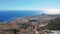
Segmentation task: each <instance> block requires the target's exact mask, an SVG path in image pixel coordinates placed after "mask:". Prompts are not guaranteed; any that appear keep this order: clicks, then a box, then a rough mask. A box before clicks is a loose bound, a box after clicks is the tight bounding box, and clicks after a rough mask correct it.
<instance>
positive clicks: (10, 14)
mask: <svg viewBox="0 0 60 34" xmlns="http://www.w3.org/2000/svg"><path fill="white" fill-rule="evenodd" d="M41 13H42V12H40V11H0V22H4V21H8V20H10V19H12V18H15V17H22V16H33V15H39V14H41Z"/></svg>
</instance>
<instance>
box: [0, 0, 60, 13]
mask: <svg viewBox="0 0 60 34" xmlns="http://www.w3.org/2000/svg"><path fill="white" fill-rule="evenodd" d="M0 10H39V11H40V10H42V11H40V12H43V13H45V14H60V0H0Z"/></svg>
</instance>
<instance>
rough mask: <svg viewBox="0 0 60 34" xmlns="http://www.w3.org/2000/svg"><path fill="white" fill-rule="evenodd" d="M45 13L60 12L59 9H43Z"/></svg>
mask: <svg viewBox="0 0 60 34" xmlns="http://www.w3.org/2000/svg"><path fill="white" fill-rule="evenodd" d="M43 11H44V13H45V14H60V10H59V9H43Z"/></svg>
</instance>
